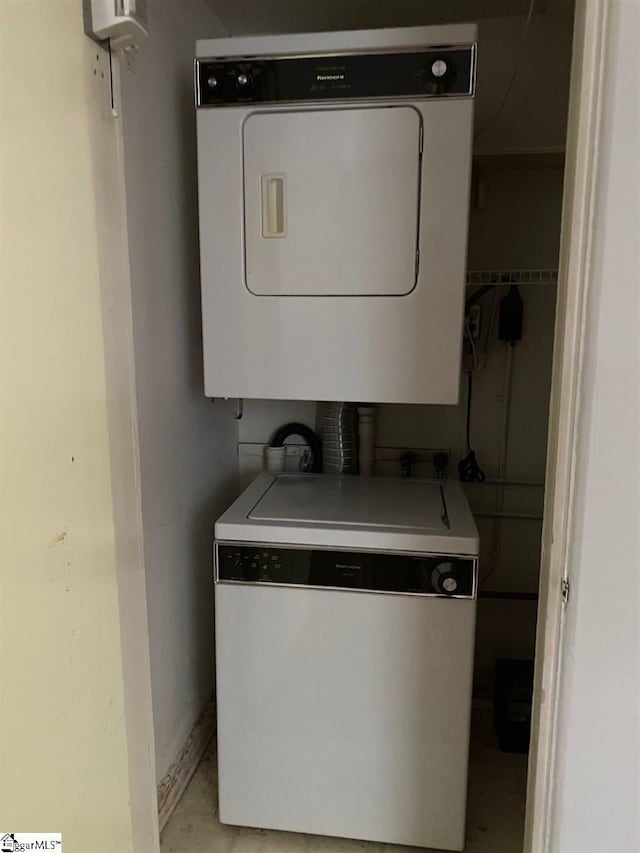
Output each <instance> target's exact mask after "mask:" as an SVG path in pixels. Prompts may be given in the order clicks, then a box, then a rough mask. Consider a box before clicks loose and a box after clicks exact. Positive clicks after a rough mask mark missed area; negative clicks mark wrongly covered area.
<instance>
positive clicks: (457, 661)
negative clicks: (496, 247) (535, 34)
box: [195, 25, 478, 850]
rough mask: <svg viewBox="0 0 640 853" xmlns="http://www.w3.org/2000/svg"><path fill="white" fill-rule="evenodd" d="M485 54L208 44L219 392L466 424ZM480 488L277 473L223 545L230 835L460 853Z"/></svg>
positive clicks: (358, 35)
mask: <svg viewBox="0 0 640 853" xmlns="http://www.w3.org/2000/svg"><path fill="white" fill-rule="evenodd" d="M475 41H476V29H475V27H474V26H471V25H456V26H450V27H429V28H409V29H396V30H370V31H357V32H355V31H354V32H343V33H313V34H306V35H287V36H269V37H247V38H228V39H214V40H206V41H201V42H198V44H197V59H196V63H195V84H196V105H197V133H198V173H199V179H198V180H199V205H200V246H201V275H202V312H203V343H204V372H205V392H206V394H207V395H208V396H210V397H237V398H244V397H247V398H271V399H301V400H304V399H309V400H334V401H335V400H337V401H339V400H356V399H358V400H363V401H364V400H366V401H367V402H369V403H378V402H381V403H423V404H424V403H444V404H454V403H456V402H457V400H458V393H459V375H460V360H461V343H462V325H463V311H464V286H465V260H466V239H467V219H468V202H469V184H470V167H471V145H472V122H473V94H474V84H475V60H476V46H475ZM477 554H478V534H477V530H476V528H475V525H474V522H473V518H472V516H471V513H470V511H469V507H468V505H467V502H466V499H465V497H464V495H463V493H462V490H461V488H460V485H459V484H457V483H455V482H451V481H420V480H411V479H391V478H382V477H359V476H353V475H336V476H331V475H319V474H312V475H268V474H263V475H260V476H259V477H258V479H257V480H255V481H254V483H253V484H252V485H251V486H250V487H249V488H248V489H247V490H246V491H245V492H244V493H243V494H242V495H241V496H240V497H239V498H238V499H237V500H236V502H235V503H234V504H233V505H232V506H231V507H230V509H229V510H228V511H227V512H226V513H225V514H224V515H223V516H222V517H221V518H220V519H219V520H218V521H217V522H216V525H215V606H216V668H217V706H218V754H219V791H220V793H219V806H220V819H221V820H222V821H223V822H226V823H232V824H238V825H245V826H255V827H267V828H274V829H285V830H295V831H298V832H309V833H318V834H322V835H336V836H344V837H351V838H359V839H369V840H375V841H382V842H392V843H399V844H410V845H417V846H423V847H438V848H441V849H451V850H461V849H462V848H463V845H464V824H465V806H466V783H467V761H468V745H469V722H470V709H471V679H472V669H473V645H474V626H475V609H476V594H477V589H476V587H477Z"/></svg>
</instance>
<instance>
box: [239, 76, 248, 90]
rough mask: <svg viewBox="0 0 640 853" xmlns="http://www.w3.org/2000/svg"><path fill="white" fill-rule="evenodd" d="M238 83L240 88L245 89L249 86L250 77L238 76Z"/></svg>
mask: <svg viewBox="0 0 640 853" xmlns="http://www.w3.org/2000/svg"><path fill="white" fill-rule="evenodd" d="M236 81H237V83H238V86H241V87H242V88H244V87H245V86H248V85H249V75H248V74H244V73H242V74H238V76H237V77H236Z"/></svg>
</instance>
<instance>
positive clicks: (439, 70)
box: [431, 59, 449, 77]
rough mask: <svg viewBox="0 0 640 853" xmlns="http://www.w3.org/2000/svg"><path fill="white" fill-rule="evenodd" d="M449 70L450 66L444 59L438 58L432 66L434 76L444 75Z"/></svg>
mask: <svg viewBox="0 0 640 853" xmlns="http://www.w3.org/2000/svg"><path fill="white" fill-rule="evenodd" d="M448 70H449V66H448V65H447V63H446V62H445V61H444V59H436V61H435V62H434V63H433V65H432V66H431V73H432V74H433V76H434V77H444V75H445V74H446V73H447V71H448Z"/></svg>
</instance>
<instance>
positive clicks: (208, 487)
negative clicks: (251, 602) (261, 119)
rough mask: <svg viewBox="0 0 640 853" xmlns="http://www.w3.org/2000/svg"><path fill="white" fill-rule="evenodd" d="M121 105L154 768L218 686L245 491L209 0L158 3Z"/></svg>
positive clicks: (161, 765)
mask: <svg viewBox="0 0 640 853" xmlns="http://www.w3.org/2000/svg"><path fill="white" fill-rule="evenodd" d="M148 9H149V39H148V40H147V41H146V42H145V43H144V44H143V45H142V46H141V48H140V51H139V55H138V57H137V63H136V70H135V74H131V73H130V72H129V71H128V70H127V69H125V68H123V69H122V109H123V124H124V153H125V163H126V192H127V213H128V224H129V244H130V259H131V287H132V299H133V322H134V341H135V364H136V382H137V391H138V415H139V432H140V455H141V479H142V512H143V523H144V549H145V564H146V575H147V597H148V611H149V637H150V647H151V675H152V690H153V712H154V725H155V738H156V773H157V778H158V779H160V778H162V776H163V775H164V774H165V772H166V771H167V769H168V767H169V766H170V764H171V762H172V761H173V760H174V759H175V757H176V755H177V753H178V751H179V750H180V749H181V747H182V746H183V745H184V742H185V740H186V737H187V735H188V734H189V732H190V730H191V728H192V726H193V724H194V722H195V720H196V719H197V717H198V715H199V713H200V711H201V710H202V708H203V706H204V705H205V703H206V702H207V700H208V699H209V698H210V697H211V695H212V693H213V689H214V647H213V587H212V566H211V541H212V526H213V522H214V520H215V517H216V515H218V514H219V513H220V512H221V511H222V509H224V507H225V505H226V503H228V501H229V500H230V499H231V498H232V497H233V496H234V494H235V489H236V483H237V460H236V440H237V429H236V423H235V421H234V420H233V418H232V413H231V406H230V404H227V403H225V402H223V401H216V403H215V404H213V405H212V404H211V402H210V401H209V400H206V399H205V398H204V396H203V394H204V392H203V384H202V344H201V327H200V322H201V321H200V280H199V267H198V239H197V183H196V148H195V111H194V106H193V56H194V49H195V40H196V38H200V37H211V36H215V35H220V34H221V28H220V25H219V23H218V21H217V19H216V18H215V16H214V14H213V12H211V10H210V9H209V8H208V7H207V6H206V5H205V3H204V2H203V1H202V0H189V2H183V3H176V2H171V0H162V2H154V3H150V4H148Z"/></svg>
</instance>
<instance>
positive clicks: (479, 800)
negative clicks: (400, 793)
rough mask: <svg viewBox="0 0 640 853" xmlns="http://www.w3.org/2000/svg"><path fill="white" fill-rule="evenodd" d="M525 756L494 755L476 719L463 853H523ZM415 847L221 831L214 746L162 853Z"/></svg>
mask: <svg viewBox="0 0 640 853" xmlns="http://www.w3.org/2000/svg"><path fill="white" fill-rule="evenodd" d="M526 776H527V756H526V755H510V754H505V753H502V752H500V751H499V750H498V748H497V745H496V743H495V738H494V736H493V732H492V729H491V714H490V712H487V711H481V712H477V713H474V719H473V725H472V736H471V760H470V770H469V802H468V808H467V844H466V847H465V853H521V851H522V831H523V824H524V797H525V788H526ZM412 850H414V851H415V850H417V848H415V847H399V846H397V845H393V844H376V843H373V842H367V841H351V840H347V839H340V838H321V837H319V836H311V835H298V834H296V833H291V832H273V831H270V830H265V829H245V828H241V827H234V826H224V825H223V824H221V823H219V822H218V818H217V778H216V761H215V744H213V745H212V747H211V748H210V750H209V752H208V753H207V755H205V757H204V758H203V760H202V762H201V763H200V766H199V767H198V769H197V771H196V773H195V775H194V777H193V779H192V780H191V782H190V784H189V786H188V787H187V790H186V791H185V794H184V796H183V797H182V800H181V801H180V803H179V804H178V806H177V808H176V810H175V811H174V813H173V815H172V816H171V819H170V820H169V823H168V824H167V827H166V829H165V832H164V834H163V837H162V843H161V851H162V853H289V851H308V853H313V851H326V853H328V851H335V853H349V852H350V851H353V853H355V851H360V853H383V851H385V853H390V851H398V853H402V851H404V853H411V851H412ZM432 853H433V851H432Z"/></svg>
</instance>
